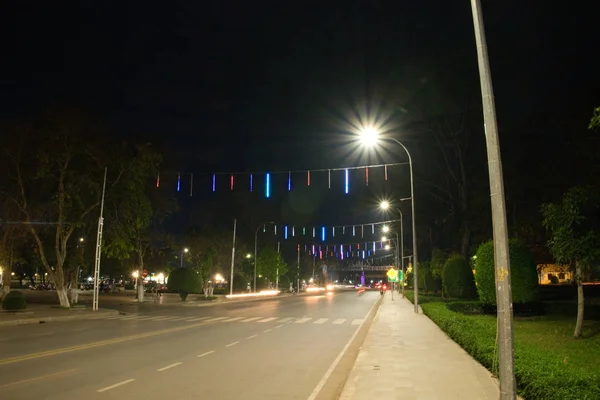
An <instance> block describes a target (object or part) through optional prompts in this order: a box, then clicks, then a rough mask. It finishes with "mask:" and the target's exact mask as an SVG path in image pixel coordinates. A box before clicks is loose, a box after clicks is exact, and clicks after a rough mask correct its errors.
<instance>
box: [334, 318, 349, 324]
mask: <svg viewBox="0 0 600 400" xmlns="http://www.w3.org/2000/svg"><path fill="white" fill-rule="evenodd" d="M344 322H346V320H345V319H344V318H338V319H336V320H335V321H333V323H334V324H336V325H341V324H343V323H344Z"/></svg>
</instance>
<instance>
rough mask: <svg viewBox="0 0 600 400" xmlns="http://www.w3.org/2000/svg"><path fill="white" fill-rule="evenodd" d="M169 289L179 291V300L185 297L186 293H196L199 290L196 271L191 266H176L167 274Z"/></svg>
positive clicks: (198, 278) (183, 299)
mask: <svg viewBox="0 0 600 400" xmlns="http://www.w3.org/2000/svg"><path fill="white" fill-rule="evenodd" d="M168 286H169V290H171V291H174V292H177V293H179V297H181V301H185V300H186V299H187V296H188V294H190V293H198V291H199V290H200V277H199V274H198V271H195V270H194V269H192V268H187V267H186V268H176V269H174V270H173V271H172V272H171V274H170V275H169V283H168Z"/></svg>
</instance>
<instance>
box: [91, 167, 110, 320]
mask: <svg viewBox="0 0 600 400" xmlns="http://www.w3.org/2000/svg"><path fill="white" fill-rule="evenodd" d="M107 171H108V168H104V183H103V184H102V200H101V202H100V218H98V233H97V234H96V257H95V262H94V296H93V299H92V310H93V311H98V295H99V293H98V290H99V289H100V282H99V281H100V257H101V255H102V228H103V226H104V193H105V192H106V173H107Z"/></svg>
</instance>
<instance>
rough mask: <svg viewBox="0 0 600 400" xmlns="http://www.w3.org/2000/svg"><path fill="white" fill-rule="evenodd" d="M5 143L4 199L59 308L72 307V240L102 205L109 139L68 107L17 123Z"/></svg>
mask: <svg viewBox="0 0 600 400" xmlns="http://www.w3.org/2000/svg"><path fill="white" fill-rule="evenodd" d="M4 139H5V142H4V143H3V149H4V150H5V160H6V161H8V165H6V169H7V173H8V176H9V178H10V184H8V185H7V186H6V187H5V195H6V196H7V197H8V198H10V199H12V201H14V204H15V205H16V206H17V207H18V209H19V211H20V214H21V218H22V219H23V225H24V226H26V227H27V229H28V231H29V233H30V234H31V236H32V237H33V239H34V241H35V243H36V249H37V254H38V256H39V258H40V260H41V262H42V264H43V266H44V268H45V269H46V272H47V273H48V274H49V276H50V279H51V281H52V282H53V283H54V284H55V285H56V289H57V293H58V296H59V300H60V304H61V305H62V306H64V307H68V306H69V300H68V296H67V293H66V280H67V275H68V272H69V271H68V256H69V254H68V249H69V241H70V240H71V239H72V235H73V233H74V232H75V230H76V229H77V228H78V227H80V226H82V225H84V224H86V223H87V222H88V221H89V218H90V216H91V214H92V212H93V211H94V210H96V209H97V207H98V205H99V203H100V192H101V185H102V172H103V171H102V170H103V167H104V166H105V165H107V164H108V154H109V153H108V152H107V151H105V150H107V146H106V143H105V142H104V136H103V135H102V134H99V128H98V124H96V123H95V121H94V120H93V119H92V118H91V117H90V116H88V115H86V114H84V113H82V112H80V111H79V110H76V109H66V108H65V109H60V110H59V109H53V110H50V111H49V112H47V113H45V114H43V115H42V116H40V117H38V118H31V119H30V120H28V121H27V122H25V123H16V124H14V125H13V126H12V127H11V130H10V134H9V135H7V136H6V137H5V138H4ZM49 245H50V246H49Z"/></svg>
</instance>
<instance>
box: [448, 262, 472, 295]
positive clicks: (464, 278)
mask: <svg viewBox="0 0 600 400" xmlns="http://www.w3.org/2000/svg"><path fill="white" fill-rule="evenodd" d="M442 277H443V278H442V283H443V285H444V291H445V292H446V294H447V295H448V296H449V297H458V298H471V297H475V296H476V295H477V289H476V288H475V279H474V277H473V271H472V270H471V267H470V266H469V262H468V261H467V260H466V259H465V258H464V257H462V256H461V255H458V254H455V255H452V256H450V257H449V258H448V260H446V263H445V264H444V271H443V275H442Z"/></svg>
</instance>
